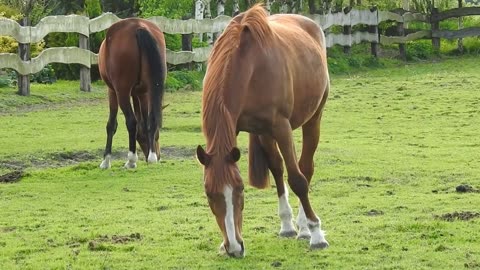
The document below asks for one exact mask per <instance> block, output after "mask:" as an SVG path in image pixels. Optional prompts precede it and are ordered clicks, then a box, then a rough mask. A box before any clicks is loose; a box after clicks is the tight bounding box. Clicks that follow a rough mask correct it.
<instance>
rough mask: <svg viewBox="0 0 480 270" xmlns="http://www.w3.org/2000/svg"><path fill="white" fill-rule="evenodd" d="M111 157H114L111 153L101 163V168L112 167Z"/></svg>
mask: <svg viewBox="0 0 480 270" xmlns="http://www.w3.org/2000/svg"><path fill="white" fill-rule="evenodd" d="M111 159H112V156H111V155H110V154H109V155H106V156H105V158H104V159H103V161H102V163H100V169H109V168H110V167H111V164H110V161H111Z"/></svg>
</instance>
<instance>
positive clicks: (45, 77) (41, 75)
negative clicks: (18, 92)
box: [30, 64, 57, 84]
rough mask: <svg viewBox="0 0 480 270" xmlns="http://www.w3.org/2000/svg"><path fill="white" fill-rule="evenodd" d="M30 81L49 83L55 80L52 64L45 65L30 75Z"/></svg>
mask: <svg viewBox="0 0 480 270" xmlns="http://www.w3.org/2000/svg"><path fill="white" fill-rule="evenodd" d="M30 81H31V82H36V83H47V84H51V83H54V82H56V81H57V77H56V75H55V70H54V69H53V67H52V65H51V64H50V65H46V66H45V67H43V68H42V70H41V71H40V72H37V73H35V74H32V75H30Z"/></svg>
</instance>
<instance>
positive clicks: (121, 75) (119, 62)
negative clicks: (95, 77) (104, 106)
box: [98, 18, 167, 169]
mask: <svg viewBox="0 0 480 270" xmlns="http://www.w3.org/2000/svg"><path fill="white" fill-rule="evenodd" d="M165 56H166V48H165V38H164V36H163V33H162V31H161V30H160V29H159V28H158V26H157V25H155V24H154V23H152V22H150V21H147V20H144V19H138V18H129V19H124V20H120V21H118V22H116V23H114V24H113V25H112V26H111V27H110V28H109V29H108V30H107V34H106V37H105V40H104V41H103V42H102V45H101V46H100V51H99V54H98V68H99V70H100V75H101V77H102V79H103V80H104V81H105V83H106V84H107V86H108V101H109V105H110V115H109V117H108V122H107V144H106V147H105V152H104V159H103V161H102V163H101V164H100V168H102V169H107V168H110V160H111V153H112V140H113V135H115V132H116V130H117V125H118V124H117V113H118V106H119V105H120V109H121V110H122V112H123V114H124V116H125V122H126V125H127V130H128V142H129V147H128V149H129V152H128V161H127V163H125V167H126V168H135V167H136V166H137V165H136V162H137V159H138V157H137V153H136V142H135V140H137V141H138V143H139V145H140V148H141V149H142V151H143V154H144V155H145V160H146V161H147V162H151V163H155V162H157V160H158V158H159V157H160V147H159V144H158V136H159V126H160V125H161V123H160V122H161V120H162V100H163V93H164V83H165V77H166V73H167V63H166V57H165ZM130 99H132V101H133V109H132V104H131V102H130Z"/></svg>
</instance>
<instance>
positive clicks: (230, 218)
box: [223, 185, 242, 257]
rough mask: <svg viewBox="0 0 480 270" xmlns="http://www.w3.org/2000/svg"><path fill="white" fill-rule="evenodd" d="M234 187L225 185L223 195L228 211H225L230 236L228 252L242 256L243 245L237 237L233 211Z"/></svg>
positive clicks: (226, 226)
mask: <svg viewBox="0 0 480 270" xmlns="http://www.w3.org/2000/svg"><path fill="white" fill-rule="evenodd" d="M232 193H233V189H232V187H231V186H229V185H227V186H225V190H224V191H223V196H224V197H225V205H226V213H225V229H226V230H227V237H228V242H229V246H228V253H230V254H233V255H234V256H235V257H240V256H241V255H242V254H241V253H242V247H241V246H240V244H239V243H238V241H237V238H236V237H235V220H234V215H233V214H234V213H233V194H232Z"/></svg>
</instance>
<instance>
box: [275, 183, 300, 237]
mask: <svg viewBox="0 0 480 270" xmlns="http://www.w3.org/2000/svg"><path fill="white" fill-rule="evenodd" d="M278 215H279V216H280V221H281V224H280V236H283V237H292V236H295V235H297V232H296V231H295V227H294V226H293V222H292V216H293V215H292V207H290V204H289V203H288V187H287V186H285V193H283V195H282V196H280V198H278Z"/></svg>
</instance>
